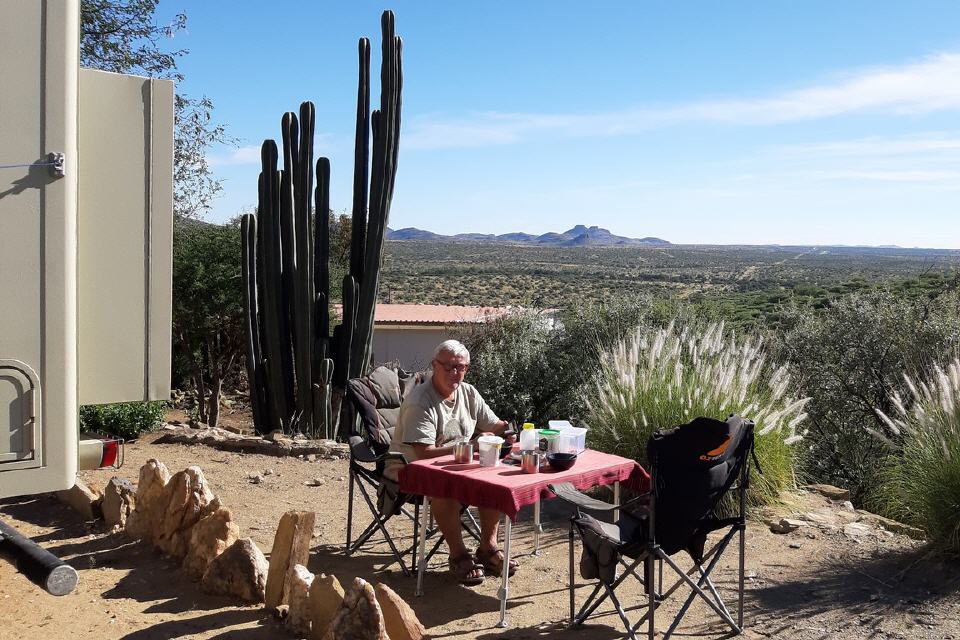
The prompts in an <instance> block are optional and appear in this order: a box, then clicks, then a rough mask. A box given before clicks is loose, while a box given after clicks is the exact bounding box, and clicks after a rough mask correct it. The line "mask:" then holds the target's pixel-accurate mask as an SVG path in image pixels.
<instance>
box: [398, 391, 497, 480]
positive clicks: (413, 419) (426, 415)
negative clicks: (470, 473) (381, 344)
mask: <svg viewBox="0 0 960 640" xmlns="http://www.w3.org/2000/svg"><path fill="white" fill-rule="evenodd" d="M499 422H500V418H498V417H497V415H496V414H495V413H494V412H493V411H492V410H491V409H490V407H488V406H487V403H486V402H484V400H483V396H481V395H480V392H479V391H477V389H476V387H474V386H473V385H471V384H467V383H466V382H461V383H460V386H459V387H457V391H456V393H455V394H454V396H453V399H452V400H444V399H443V398H441V397H440V394H439V393H437V390H436V389H434V388H433V381H432V380H431V379H429V378H428V379H427V380H425V381H424V382H423V383H422V384H418V385H417V386H416V387H414V388H413V389H411V390H410V392H409V393H408V394H407V397H406V398H404V399H403V404H401V405H400V417H399V419H398V420H397V428H396V431H395V432H394V434H393V445H392V446H391V447H390V450H391V451H392V452H394V453H402V454H403V456H404V457H405V458H406V459H407V460H409V461H412V460H416V459H417V456H416V451H415V450H414V448H413V447H411V446H410V445H411V444H427V445H431V444H432V445H434V446H437V447H442V446H445V445H448V444H450V443H452V442H453V441H455V440H457V439H458V438H461V437H467V438H470V437H472V436H473V434H474V432H475V431H484V430H486V429H487V428H488V427H492V426H494V425H496V424H497V423H499ZM391 466H393V465H391ZM388 470H389V471H393V472H394V473H389V472H388V473H387V475H388V477H391V476H393V477H394V478H395V471H396V470H395V469H389V468H388Z"/></svg>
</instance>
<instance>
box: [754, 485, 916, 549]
mask: <svg viewBox="0 0 960 640" xmlns="http://www.w3.org/2000/svg"><path fill="white" fill-rule="evenodd" d="M804 488H805V489H806V491H807V492H808V493H809V494H812V495H814V496H820V498H819V500H820V501H821V502H820V506H814V505H812V504H810V503H809V502H808V503H807V504H806V506H807V507H808V508H807V509H806V510H804V511H798V512H794V513H792V514H791V515H790V516H789V517H785V518H784V517H779V516H776V517H771V516H768V517H767V518H766V520H767V524H768V525H769V527H770V531H771V532H773V533H778V534H789V533H793V532H794V531H798V532H806V533H807V535H810V536H813V535H815V534H814V533H813V532H819V533H826V534H838V535H842V536H844V537H846V538H849V539H851V540H853V541H854V542H863V541H865V540H866V539H868V538H883V537H892V536H894V535H903V536H908V537H910V538H913V539H915V540H923V539H924V537H925V535H924V532H923V531H922V530H920V529H917V528H916V527H911V526H910V525H907V524H904V523H902V522H897V521H895V520H891V519H889V518H885V517H883V516H880V515H877V514H875V513H870V512H869V511H864V510H862V509H857V508H855V507H854V506H853V503H852V502H850V491H849V490H847V489H841V488H838V487H835V486H833V485H829V484H811V485H807V486H806V487H804ZM824 499H825V500H824ZM811 506H813V508H809V507H811Z"/></svg>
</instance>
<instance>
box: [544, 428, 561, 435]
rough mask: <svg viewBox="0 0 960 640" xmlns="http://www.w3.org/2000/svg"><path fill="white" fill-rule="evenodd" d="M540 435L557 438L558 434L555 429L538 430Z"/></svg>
mask: <svg viewBox="0 0 960 640" xmlns="http://www.w3.org/2000/svg"><path fill="white" fill-rule="evenodd" d="M540 435H542V436H558V435H560V432H559V431H557V430H556V429H540Z"/></svg>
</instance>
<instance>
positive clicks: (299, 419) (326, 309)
mask: <svg viewBox="0 0 960 640" xmlns="http://www.w3.org/2000/svg"><path fill="white" fill-rule="evenodd" d="M381 27H382V33H383V43H382V56H383V57H382V60H381V69H380V90H381V93H380V108H379V109H377V110H375V111H374V112H373V113H372V114H370V42H369V40H367V39H366V38H361V39H360V42H359V47H358V52H359V81H358V89H357V126H356V141H355V149H354V152H355V157H354V184H353V215H352V222H353V229H352V235H351V246H350V272H349V274H348V275H347V276H345V277H344V280H343V283H342V286H343V288H342V295H341V300H342V302H343V307H342V308H343V315H342V319H341V323H340V324H339V325H338V326H337V327H336V329H335V330H334V331H333V335H332V336H331V332H330V327H331V321H330V303H331V302H332V298H331V296H330V270H329V259H330V234H329V231H330V227H329V225H330V163H329V160H327V159H326V158H320V159H319V160H318V161H317V163H316V190H315V191H314V187H313V182H314V173H313V167H314V163H313V135H314V119H315V111H314V106H313V104H312V103H310V102H305V103H303V104H302V105H300V112H299V118H298V117H297V114H294V113H286V114H284V116H283V119H282V121H281V134H282V135H281V137H282V140H283V169H282V170H278V166H277V164H278V161H279V160H280V158H279V153H278V149H277V145H276V143H275V142H274V141H273V140H266V141H264V143H263V148H262V152H261V161H262V171H261V174H260V179H259V187H258V194H259V197H258V206H257V213H256V215H254V214H246V215H245V216H244V217H243V219H242V223H241V233H242V236H243V277H244V291H245V304H246V308H247V327H248V333H249V335H248V344H247V360H248V362H247V374H248V377H249V379H250V401H251V405H252V407H253V411H254V422H255V423H256V428H257V430H258V431H260V432H264V431H270V430H273V429H282V430H284V431H302V432H306V433H311V434H313V435H324V436H327V437H330V436H332V435H334V434H336V433H338V431H337V424H336V423H337V416H338V415H339V413H340V411H339V409H340V400H341V398H342V397H343V390H344V388H345V386H346V381H347V379H348V378H352V377H357V376H360V375H363V374H364V373H366V372H367V370H368V369H369V367H370V364H371V359H372V341H373V315H374V309H375V307H376V302H377V290H378V288H379V280H380V268H381V265H382V263H383V245H384V234H385V233H386V228H387V221H388V220H389V216H390V203H391V201H392V198H393V187H394V182H395V179H396V170H397V158H398V153H399V134H400V93H401V86H402V73H401V61H400V58H401V49H402V44H401V40H400V38H399V37H398V36H397V35H396V33H395V31H396V28H395V19H394V15H393V13H392V12H390V11H386V12H384V14H383V17H382V19H381ZM371 129H372V156H373V163H372V164H373V166H372V169H369V164H370V150H371ZM368 170H369V182H368ZM312 199H315V203H316V208H315V212H314V207H313V206H312V204H313V203H312V201H311V200H312ZM341 431H344V433H341V435H346V433H345V430H343V429H342V430H341Z"/></svg>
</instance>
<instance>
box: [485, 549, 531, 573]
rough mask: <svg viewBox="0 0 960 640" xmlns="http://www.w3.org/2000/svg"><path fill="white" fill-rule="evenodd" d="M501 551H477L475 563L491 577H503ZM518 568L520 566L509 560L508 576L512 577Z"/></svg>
mask: <svg viewBox="0 0 960 640" xmlns="http://www.w3.org/2000/svg"><path fill="white" fill-rule="evenodd" d="M504 557H505V556H504V555H503V551H501V550H500V549H490V550H487V551H484V550H483V549H477V554H476V558H477V562H479V563H480V565H481V566H483V570H484V572H485V573H489V574H490V575H492V576H496V577H498V578H499V577H500V576H502V575H503V559H504ZM518 568H520V564H519V563H518V562H517V561H516V560H513V559H511V560H510V575H511V576H512V575H513V574H515V573H516V572H517V569H518Z"/></svg>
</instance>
